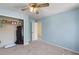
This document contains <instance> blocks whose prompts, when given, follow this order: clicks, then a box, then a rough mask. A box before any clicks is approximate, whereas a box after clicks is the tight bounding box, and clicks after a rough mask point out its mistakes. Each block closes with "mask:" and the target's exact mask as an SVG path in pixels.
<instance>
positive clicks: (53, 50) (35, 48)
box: [0, 41, 77, 55]
mask: <svg viewBox="0 0 79 59" xmlns="http://www.w3.org/2000/svg"><path fill="white" fill-rule="evenodd" d="M0 55H77V53H73V52H71V51H68V50H65V49H62V48H59V47H56V46H53V45H49V44H47V43H45V42H43V41H33V42H32V43H30V44H29V45H27V46H23V45H17V46H16V47H14V48H7V49H5V48H0Z"/></svg>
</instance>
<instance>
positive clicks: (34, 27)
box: [32, 22, 38, 41]
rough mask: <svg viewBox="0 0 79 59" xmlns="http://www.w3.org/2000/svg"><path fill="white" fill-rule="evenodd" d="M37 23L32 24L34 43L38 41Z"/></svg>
mask: <svg viewBox="0 0 79 59" xmlns="http://www.w3.org/2000/svg"><path fill="white" fill-rule="evenodd" d="M37 25H38V23H37V22H32V41H34V40H38V31H37V29H38V28H37Z"/></svg>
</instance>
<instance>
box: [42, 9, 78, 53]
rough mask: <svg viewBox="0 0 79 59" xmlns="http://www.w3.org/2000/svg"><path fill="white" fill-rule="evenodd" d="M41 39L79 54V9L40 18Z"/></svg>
mask: <svg viewBox="0 0 79 59" xmlns="http://www.w3.org/2000/svg"><path fill="white" fill-rule="evenodd" d="M42 32H43V39H44V40H45V41H48V42H50V43H55V44H57V45H59V46H62V47H65V48H68V49H72V50H74V51H78V52H79V8H76V9H73V10H70V11H65V12H62V13H59V14H56V15H52V16H48V17H46V18H42Z"/></svg>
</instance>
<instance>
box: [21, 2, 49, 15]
mask: <svg viewBox="0 0 79 59" xmlns="http://www.w3.org/2000/svg"><path fill="white" fill-rule="evenodd" d="M48 6H49V3H29V4H28V5H27V6H26V7H25V8H24V9H21V10H22V11H26V10H29V11H30V12H33V13H35V14H39V9H40V8H43V7H48Z"/></svg>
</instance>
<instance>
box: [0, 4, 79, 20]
mask: <svg viewBox="0 0 79 59" xmlns="http://www.w3.org/2000/svg"><path fill="white" fill-rule="evenodd" d="M26 5H27V3H26V4H25V3H17V4H13V3H12V4H11V3H9V4H0V7H3V8H6V9H11V10H15V11H20V12H23V13H26V14H28V15H30V16H33V17H34V18H35V19H39V18H42V17H46V16H50V15H55V14H57V13H60V12H64V11H67V10H70V9H73V8H75V7H78V6H79V4H77V3H50V5H49V7H45V8H41V9H39V15H36V14H33V13H30V12H29V11H21V9H22V8H25V7H26Z"/></svg>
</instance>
